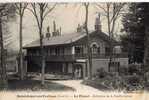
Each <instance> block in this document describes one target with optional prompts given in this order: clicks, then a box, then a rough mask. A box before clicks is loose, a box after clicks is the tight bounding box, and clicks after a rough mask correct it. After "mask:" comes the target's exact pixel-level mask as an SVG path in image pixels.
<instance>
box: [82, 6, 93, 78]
mask: <svg viewBox="0 0 149 100" xmlns="http://www.w3.org/2000/svg"><path fill="white" fill-rule="evenodd" d="M84 7H85V24H84V29H85V31H86V35H87V57H88V63H89V78H91V77H92V54H91V49H90V36H89V31H88V10H89V3H84Z"/></svg>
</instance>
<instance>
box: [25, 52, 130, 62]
mask: <svg viewBox="0 0 149 100" xmlns="http://www.w3.org/2000/svg"><path fill="white" fill-rule="evenodd" d="M26 57H27V59H30V60H33V59H34V60H36V61H39V60H41V56H39V55H28V56H26ZM109 57H110V56H109V54H92V58H93V59H108V58H109ZM112 57H113V58H128V55H127V53H121V54H113V55H112ZM45 58H46V61H51V62H74V61H76V59H86V58H87V54H75V55H46V56H45Z"/></svg>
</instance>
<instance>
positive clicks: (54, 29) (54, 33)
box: [52, 21, 56, 36]
mask: <svg viewBox="0 0 149 100" xmlns="http://www.w3.org/2000/svg"><path fill="white" fill-rule="evenodd" d="M52 36H56V24H55V21H53V32H52Z"/></svg>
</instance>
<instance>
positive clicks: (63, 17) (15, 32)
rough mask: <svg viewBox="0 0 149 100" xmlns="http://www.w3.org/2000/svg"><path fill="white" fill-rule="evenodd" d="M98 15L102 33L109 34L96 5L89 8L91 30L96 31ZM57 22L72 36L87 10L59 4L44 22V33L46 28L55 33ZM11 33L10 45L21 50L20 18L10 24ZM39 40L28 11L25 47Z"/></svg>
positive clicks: (119, 27) (24, 35) (25, 18)
mask: <svg viewBox="0 0 149 100" xmlns="http://www.w3.org/2000/svg"><path fill="white" fill-rule="evenodd" d="M97 13H101V25H102V31H103V32H105V33H107V21H106V19H105V17H104V16H103V14H104V13H103V12H102V10H101V9H98V8H97V7H96V6H95V4H90V6H89V21H88V28H89V30H94V24H95V18H96V17H97ZM54 20H55V22H56V25H57V27H58V28H59V27H61V28H62V34H70V33H73V32H75V31H76V29H77V26H78V24H83V23H84V20H85V9H84V6H83V5H82V4H81V3H69V4H65V5H64V4H63V5H62V4H58V5H57V6H56V8H55V9H54V10H53V11H52V12H51V13H50V14H48V16H47V17H46V19H45V21H44V26H43V27H44V28H43V31H44V33H46V28H47V27H48V26H49V27H50V31H51V32H52V31H53V21H54ZM8 26H9V32H10V33H11V34H12V39H13V42H12V44H11V45H10V47H12V49H16V50H17V49H18V48H19V17H18V16H16V19H15V20H13V21H12V22H10V23H9V25H8ZM121 27H122V25H121V21H120V19H119V20H118V21H117V26H116V31H118V32H119V30H120V29H121ZM38 38H39V33H38V27H37V23H36V20H35V18H34V16H33V14H32V13H31V12H30V11H29V10H26V11H25V14H24V17H23V45H26V44H28V43H30V42H32V41H34V40H36V39H38Z"/></svg>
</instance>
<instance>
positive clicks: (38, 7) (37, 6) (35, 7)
mask: <svg viewBox="0 0 149 100" xmlns="http://www.w3.org/2000/svg"><path fill="white" fill-rule="evenodd" d="M55 7H56V4H54V5H51V6H50V5H48V3H32V4H31V8H28V9H29V10H30V11H31V12H32V14H33V15H34V17H35V19H36V22H37V26H38V30H39V38H40V54H41V61H42V62H41V68H42V70H41V72H42V76H41V81H42V82H41V83H42V85H44V83H45V82H44V74H45V54H44V48H43V23H44V20H45V18H46V17H47V15H48V14H49V13H51V11H53V9H54V8H55Z"/></svg>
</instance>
